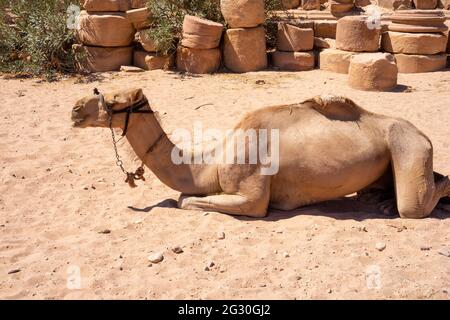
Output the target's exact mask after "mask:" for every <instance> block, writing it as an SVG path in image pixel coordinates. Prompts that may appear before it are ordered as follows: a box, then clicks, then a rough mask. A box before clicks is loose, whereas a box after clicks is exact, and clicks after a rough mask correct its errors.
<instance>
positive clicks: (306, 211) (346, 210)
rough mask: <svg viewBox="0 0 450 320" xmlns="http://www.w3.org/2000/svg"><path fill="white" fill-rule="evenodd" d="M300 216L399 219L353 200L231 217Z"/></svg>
mask: <svg viewBox="0 0 450 320" xmlns="http://www.w3.org/2000/svg"><path fill="white" fill-rule="evenodd" d="M128 208H129V209H130V210H133V211H135V212H146V213H149V212H151V211H152V210H153V209H155V208H174V209H177V208H178V205H177V201H176V200H174V199H167V200H164V201H161V202H159V203H157V204H154V205H152V206H150V207H147V208H136V207H133V206H129V207H128ZM300 215H301V216H312V217H328V218H332V219H335V220H354V221H364V220H389V219H400V217H399V216H398V215H392V216H386V215H383V214H381V213H380V211H379V210H378V208H377V207H376V206H375V205H371V204H367V203H363V202H361V201H357V200H356V199H354V198H344V199H339V200H332V201H326V202H322V203H319V204H315V205H311V206H307V207H303V208H299V209H296V210H292V211H281V210H273V209H271V210H270V211H269V215H268V216H267V217H266V218H249V217H239V216H233V217H234V218H235V219H237V220H241V221H254V220H260V221H267V222H276V221H281V220H289V219H292V218H295V217H296V216H300ZM431 218H435V219H440V220H444V219H449V218H450V215H449V214H448V213H446V212H445V211H442V210H438V209H436V210H434V212H433V214H432V215H431Z"/></svg>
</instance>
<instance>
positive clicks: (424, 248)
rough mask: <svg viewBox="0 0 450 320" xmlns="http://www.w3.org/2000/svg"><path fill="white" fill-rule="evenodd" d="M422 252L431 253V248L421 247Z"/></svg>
mask: <svg viewBox="0 0 450 320" xmlns="http://www.w3.org/2000/svg"><path fill="white" fill-rule="evenodd" d="M420 250H422V251H430V250H431V247H429V246H421V247H420Z"/></svg>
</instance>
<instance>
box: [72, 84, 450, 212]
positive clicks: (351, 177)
mask: <svg viewBox="0 0 450 320" xmlns="http://www.w3.org/2000/svg"><path fill="white" fill-rule="evenodd" d="M143 99H145V97H144V94H143V92H142V90H140V89H134V90H126V91H120V92H113V93H110V94H106V95H105V96H104V100H102V99H101V97H99V96H94V95H93V96H88V97H85V98H84V99H81V100H79V101H78V102H77V103H76V106H75V107H74V109H73V112H72V120H73V122H74V126H75V127H80V128H85V127H103V128H105V127H108V126H109V119H110V116H109V113H108V111H107V109H106V105H109V106H110V108H112V109H113V110H120V109H123V108H126V107H128V106H131V105H133V104H136V103H138V102H139V101H142V100H143ZM105 102H106V103H105ZM145 109H147V110H150V106H149V105H148V104H147V105H145ZM124 124H125V115H124V114H117V115H113V116H112V126H113V127H114V128H121V129H123V128H124ZM236 128H238V129H243V130H247V129H268V130H270V129H279V137H280V138H279V139H280V142H279V143H280V148H279V153H280V159H279V171H278V173H276V174H275V175H272V176H264V175H261V171H260V169H261V166H262V165H261V164H260V163H258V164H247V165H239V164H233V165H232V164H202V165H195V164H180V165H177V164H174V163H173V162H172V160H171V154H172V151H173V149H174V148H177V147H176V146H175V145H174V144H173V143H172V142H171V141H170V140H169V138H168V137H167V136H166V135H165V133H164V131H163V129H162V127H161V126H160V124H159V122H158V120H157V119H156V117H155V115H154V114H134V115H132V116H131V117H130V122H129V127H128V132H127V136H126V137H127V139H128V141H129V142H130V144H131V146H132V147H133V149H134V151H135V153H136V154H137V156H138V157H139V158H140V159H142V161H143V162H144V163H145V165H146V166H147V167H148V168H150V169H151V170H152V171H153V172H154V174H155V175H156V176H157V177H158V178H159V179H160V180H161V181H162V182H163V183H164V184H166V185H167V186H169V187H170V188H172V189H174V190H177V191H180V192H181V193H182V195H181V197H180V200H179V207H180V208H182V209H188V210H205V211H217V212H222V213H226V214H231V215H239V216H250V217H265V216H266V215H267V212H268V209H269V208H273V209H279V210H293V209H296V208H299V207H302V206H306V205H310V204H314V203H319V202H322V201H327V200H332V199H337V198H341V197H344V196H347V195H351V194H354V193H359V194H360V195H361V196H364V195H366V196H367V195H375V196H376V198H377V196H378V195H379V194H382V193H386V192H389V190H390V189H391V190H393V191H395V193H393V194H392V199H393V200H395V197H396V207H397V210H398V213H399V214H400V216H401V217H402V218H414V219H416V218H424V217H427V216H429V215H430V214H431V212H432V211H433V209H434V208H435V207H436V206H437V205H438V202H439V201H440V199H441V198H445V197H448V196H450V181H449V179H448V177H444V176H440V175H438V174H435V173H434V172H433V147H432V144H431V142H430V140H429V139H428V138H427V137H426V136H425V135H424V134H423V133H422V132H420V131H419V130H418V129H417V128H415V127H414V126H413V125H412V124H411V123H409V122H407V121H405V120H402V119H398V118H390V117H386V116H382V115H377V114H374V113H371V112H369V111H366V110H364V109H362V108H361V107H359V106H357V105H356V104H355V103H354V102H353V101H351V100H349V99H346V98H343V97H335V96H322V97H315V98H313V99H311V100H307V101H305V102H303V103H299V104H294V105H285V106H276V107H269V108H264V109H261V110H258V111H255V112H252V113H250V114H248V115H247V116H246V117H244V118H243V119H242V120H241V122H240V123H239V124H238V125H237V126H236ZM270 143H271V141H270V135H269V145H270ZM149 147H151V148H150V149H151V150H150V151H149ZM246 148H248V144H247V145H246ZM374 190H378V191H375V192H374ZM369 198H370V197H369ZM447 199H448V198H447ZM392 204H393V201H392V200H390V201H389V200H388V201H386V202H384V204H383V208H384V209H385V210H387V211H392V209H395V205H392ZM394 204H395V203H394ZM447 209H448V206H447Z"/></svg>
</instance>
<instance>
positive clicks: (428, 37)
mask: <svg viewBox="0 0 450 320" xmlns="http://www.w3.org/2000/svg"><path fill="white" fill-rule="evenodd" d="M391 19H392V23H391V24H390V25H389V26H388V31H387V32H384V33H383V36H382V42H381V43H382V48H383V50H384V51H387V52H390V53H393V54H394V55H395V58H396V60H397V65H398V69H399V72H400V73H421V72H432V71H438V70H441V69H444V68H445V66H446V62H447V55H446V46H447V41H448V32H447V31H448V27H447V26H446V25H445V15H444V14H443V13H442V12H441V11H429V10H408V11H397V12H395V13H394V14H393V15H392V16H391Z"/></svg>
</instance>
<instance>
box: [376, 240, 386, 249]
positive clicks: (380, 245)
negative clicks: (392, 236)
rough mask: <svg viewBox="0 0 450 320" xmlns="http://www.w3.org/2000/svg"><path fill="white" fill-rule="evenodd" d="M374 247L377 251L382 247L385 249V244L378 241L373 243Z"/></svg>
mask: <svg viewBox="0 0 450 320" xmlns="http://www.w3.org/2000/svg"><path fill="white" fill-rule="evenodd" d="M375 248H376V249H377V250H378V251H383V250H384V249H386V244H385V243H383V242H378V243H377V244H376V245H375Z"/></svg>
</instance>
